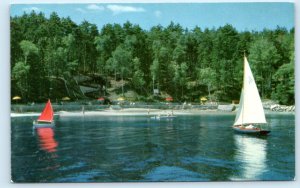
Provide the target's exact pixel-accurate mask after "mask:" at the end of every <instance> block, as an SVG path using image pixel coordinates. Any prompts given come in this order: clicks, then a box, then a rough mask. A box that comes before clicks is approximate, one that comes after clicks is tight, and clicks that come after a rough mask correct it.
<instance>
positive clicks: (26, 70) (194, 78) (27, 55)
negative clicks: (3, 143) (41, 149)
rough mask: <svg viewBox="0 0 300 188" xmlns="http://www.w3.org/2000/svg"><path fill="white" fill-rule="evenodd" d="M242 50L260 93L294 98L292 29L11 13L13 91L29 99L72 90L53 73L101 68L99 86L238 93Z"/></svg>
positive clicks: (148, 92)
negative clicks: (144, 24) (147, 24)
mask: <svg viewBox="0 0 300 188" xmlns="http://www.w3.org/2000/svg"><path fill="white" fill-rule="evenodd" d="M195 19H197V18H195ZM274 19H276V18H274ZM200 24H201V23H200V22H199V25H200ZM98 29H100V30H98ZM244 53H245V54H246V55H247V57H248V61H249V63H250V66H251V68H252V71H253V73H254V76H255V79H256V83H257V85H258V89H259V92H260V94H261V96H262V98H267V99H274V100H278V101H279V102H280V103H284V104H291V103H294V29H292V30H290V31H288V30H287V29H285V28H281V27H277V29H275V30H268V29H265V30H263V31H261V32H257V31H252V32H250V31H244V32H238V31H237V30H236V29H235V28H234V27H232V26H231V25H225V26H223V27H219V28H214V29H203V28H199V27H195V28H194V29H192V30H189V29H185V28H183V27H182V26H181V25H179V24H176V23H173V22H171V23H170V24H169V25H168V26H167V27H162V26H160V25H157V26H153V27H152V28H151V29H150V30H143V29H142V28H141V27H140V26H139V25H134V24H132V23H130V22H126V23H124V24H123V25H120V24H106V25H104V26H103V27H102V28H97V27H96V25H95V24H91V23H89V22H87V21H84V22H82V23H81V24H80V25H77V24H75V23H74V22H73V21H72V20H71V19H70V18H69V17H67V18H60V17H59V16H58V15H57V14H56V13H55V12H53V13H52V14H51V15H50V17H49V18H46V17H45V15H44V14H43V13H38V14H37V13H35V12H31V13H30V14H26V13H24V14H23V15H22V16H16V17H11V73H12V74H11V79H12V86H11V87H12V90H11V92H12V96H15V95H19V96H21V97H22V99H23V100H24V101H25V102H26V101H28V102H29V101H38V100H42V99H45V98H48V97H50V98H57V97H58V96H55V95H64V96H70V95H71V94H70V93H67V92H69V91H68V90H62V89H60V88H57V87H56V85H55V84H53V78H55V79H61V80H63V81H64V82H65V83H66V84H67V85H69V87H70V85H71V86H72V83H73V84H76V83H75V82H74V76H76V75H91V74H96V75H100V76H101V77H102V78H103V79H104V80H105V82H106V83H105V84H103V83H102V86H101V87H102V88H108V87H110V86H109V82H110V80H114V79H116V80H124V81H125V83H126V87H127V88H130V90H133V91H135V92H136V93H138V95H139V96H141V98H145V99H147V98H148V99H149V98H151V97H152V96H153V90H154V89H158V90H159V91H160V92H161V93H164V94H165V95H170V96H172V97H173V98H174V100H176V101H199V97H201V96H207V97H208V96H210V97H211V99H212V100H218V101H231V100H237V99H239V96H240V92H241V87H242V77H243V55H244ZM99 84H100V83H99ZM103 85H105V86H106V87H103ZM56 90H60V91H61V92H65V93H63V94H61V93H60V94H58V92H55V91H56ZM51 93H52V94H51Z"/></svg>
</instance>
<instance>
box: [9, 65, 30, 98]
mask: <svg viewBox="0 0 300 188" xmlns="http://www.w3.org/2000/svg"><path fill="white" fill-rule="evenodd" d="M29 69H30V65H26V64H25V63H24V62H22V61H19V62H18V63H16V64H15V66H14V67H13V70H12V78H13V79H15V80H16V85H17V88H18V90H19V91H20V93H21V95H22V96H24V97H27V96H26V95H27V92H28V87H27V83H26V82H27V80H26V79H24V78H26V76H27V74H28V72H29Z"/></svg>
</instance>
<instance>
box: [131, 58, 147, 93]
mask: <svg viewBox="0 0 300 188" xmlns="http://www.w3.org/2000/svg"><path fill="white" fill-rule="evenodd" d="M132 61H133V66H134V73H133V77H132V82H133V85H134V87H135V88H136V89H139V90H140V93H142V88H143V87H144V85H145V84H146V82H145V79H144V73H143V71H142V70H141V62H140V60H139V58H137V57H135V58H134V59H133V60H132Z"/></svg>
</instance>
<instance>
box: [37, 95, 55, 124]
mask: <svg viewBox="0 0 300 188" xmlns="http://www.w3.org/2000/svg"><path fill="white" fill-rule="evenodd" d="M38 121H39V122H52V121H53V109H52V105H51V102H50V99H49V100H48V102H47V104H46V106H45V108H44V110H43V112H42V114H41V115H40V117H39V119H38Z"/></svg>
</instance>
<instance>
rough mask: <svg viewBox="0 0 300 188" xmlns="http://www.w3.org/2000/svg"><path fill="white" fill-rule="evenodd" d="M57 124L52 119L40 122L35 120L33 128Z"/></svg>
mask: <svg viewBox="0 0 300 188" xmlns="http://www.w3.org/2000/svg"><path fill="white" fill-rule="evenodd" d="M54 126H55V122H54V121H52V122H51V123H44V122H43V123H40V122H37V121H33V128H35V129H36V128H44V127H51V128H52V127H54Z"/></svg>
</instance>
